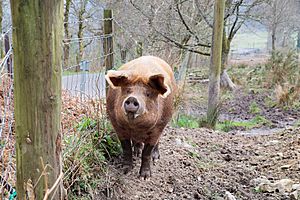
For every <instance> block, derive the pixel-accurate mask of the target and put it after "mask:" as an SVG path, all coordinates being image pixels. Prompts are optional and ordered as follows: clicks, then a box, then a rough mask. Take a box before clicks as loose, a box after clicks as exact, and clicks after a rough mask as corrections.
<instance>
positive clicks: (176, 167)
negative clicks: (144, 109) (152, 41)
mask: <svg viewBox="0 0 300 200" xmlns="http://www.w3.org/2000/svg"><path fill="white" fill-rule="evenodd" d="M238 64H240V63H238ZM248 64H249V63H248ZM256 64H257V63H254V64H253V66H254V65H256ZM250 70H251V69H250ZM254 85H255V84H254ZM187 88H188V90H185V91H184V95H183V99H182V103H181V104H180V107H179V113H180V114H185V115H188V116H194V117H197V118H198V119H200V118H201V117H203V116H205V113H206V105H207V97H206V94H207V83H206V82H202V83H200V84H199V83H196V84H193V83H191V84H190V85H188V86H187ZM225 97H226V94H225ZM227 97H228V98H225V100H224V101H223V104H222V109H221V113H220V120H232V121H247V120H250V119H253V118H254V117H255V116H262V117H264V118H265V119H266V120H267V121H268V123H267V124H263V125H262V127H259V129H255V130H254V131H253V132H251V130H233V131H230V132H229V133H224V132H220V131H212V130H208V129H204V128H198V129H185V128H171V127H168V128H167V129H166V130H165V133H164V135H163V136H162V138H161V145H160V152H161V159H160V160H159V161H158V162H157V163H156V165H154V166H152V177H151V178H150V179H149V180H146V181H145V180H143V179H140V178H139V177H138V171H139V167H140V159H137V160H136V161H135V168H134V169H133V170H132V171H131V172H130V173H129V174H127V175H124V174H123V172H122V168H121V166H120V158H117V159H114V161H112V162H111V163H110V164H109V166H108V171H107V172H106V174H105V175H104V176H105V181H104V182H103V183H102V184H100V185H99V187H98V188H99V189H98V190H97V191H94V197H93V199H116V200H117V199H124V200H127V199H128V200H139V199H165V200H171V199H174V200H180V199H203V200H206V199H216V200H221V199H228V200H234V199H243V200H274V199H291V200H292V199H300V194H299V193H300V189H299V191H297V192H298V194H295V193H297V192H295V191H293V190H291V189H286V188H285V189H282V188H281V189H280V188H279V189H278V188H275V189H274V188H272V189H270V188H267V189H266V188H262V187H260V186H262V185H263V186H266V185H268V184H266V185H264V184H262V183H261V182H259V181H258V180H264V181H265V182H267V183H270V184H273V185H275V183H278V181H279V182H281V181H282V180H283V181H289V183H293V185H297V184H299V183H300V128H299V126H298V127H297V126H295V123H296V122H297V121H298V120H299V119H300V110H299V108H296V109H295V108H291V109H287V108H284V107H279V106H274V105H272V103H274V102H275V99H274V93H273V91H272V90H264V91H262V90H261V91H258V92H257V91H256V88H255V89H254V90H253V89H251V87H250V88H249V87H246V84H245V85H242V86H240V87H239V89H237V90H235V91H234V92H229V96H227ZM254 104H255V107H256V111H253V108H252V110H251V107H254V106H253V105H254ZM261 130H262V131H261ZM249 131H250V132H251V134H247V133H248V132H249ZM259 178H261V179H259ZM260 183H261V185H260V186H259V187H258V185H259V184H260ZM283 188H284V187H283ZM293 192H294V193H293ZM297 195H298V196H297Z"/></svg>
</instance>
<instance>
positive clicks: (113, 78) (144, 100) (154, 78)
mask: <svg viewBox="0 0 300 200" xmlns="http://www.w3.org/2000/svg"><path fill="white" fill-rule="evenodd" d="M105 78H106V80H107V82H108V84H109V85H110V86H111V88H112V89H118V88H119V90H120V93H119V95H118V96H117V99H116V100H115V101H116V102H115V103H116V104H115V109H118V112H117V113H118V115H119V117H121V118H122V119H123V120H126V121H127V122H130V123H131V124H143V126H145V127H149V126H152V125H155V123H156V121H157V119H158V117H159V115H160V110H161V109H162V108H161V107H160V103H159V97H162V98H166V97H167V96H168V95H169V94H170V92H171V90H170V87H169V86H168V85H167V84H165V77H164V75H163V74H153V75H150V76H146V75H144V76H143V77H141V76H138V75H135V74H134V73H132V72H130V71H114V70H110V71H108V73H107V75H106V77H105ZM120 111H121V112H120Z"/></svg>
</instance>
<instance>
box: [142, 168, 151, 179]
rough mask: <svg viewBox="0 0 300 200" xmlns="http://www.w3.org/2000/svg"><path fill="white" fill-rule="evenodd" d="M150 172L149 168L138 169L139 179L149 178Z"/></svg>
mask: <svg viewBox="0 0 300 200" xmlns="http://www.w3.org/2000/svg"><path fill="white" fill-rule="evenodd" d="M150 176H151V170H150V168H141V169H140V178H144V180H146V179H148V178H150Z"/></svg>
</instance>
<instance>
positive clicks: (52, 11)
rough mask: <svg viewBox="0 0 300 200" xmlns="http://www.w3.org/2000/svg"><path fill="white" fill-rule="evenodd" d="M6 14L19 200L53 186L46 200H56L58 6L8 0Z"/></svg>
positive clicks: (48, 0) (50, 0) (58, 0)
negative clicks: (9, 25) (10, 47)
mask: <svg viewBox="0 0 300 200" xmlns="http://www.w3.org/2000/svg"><path fill="white" fill-rule="evenodd" d="M11 12H12V22H13V27H14V29H13V46H14V64H15V66H14V81H15V82H14V95H15V98H14V105H15V123H16V126H15V127H16V136H17V137H16V161H17V184H16V186H17V193H18V199H20V200H23V199H43V197H44V196H45V195H47V193H48V190H47V189H50V188H51V187H52V186H54V188H55V189H54V190H53V191H52V192H51V194H49V199H58V200H59V199H62V196H63V190H62V189H63V188H62V179H61V178H62V157H61V132H60V131H61V127H60V122H61V117H60V112H61V66H62V59H61V55H62V39H63V0H30V1H24V0H11ZM56 181H58V182H56ZM55 182H56V184H55ZM54 184H55V185H54Z"/></svg>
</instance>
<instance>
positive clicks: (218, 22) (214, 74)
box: [207, 0, 225, 128]
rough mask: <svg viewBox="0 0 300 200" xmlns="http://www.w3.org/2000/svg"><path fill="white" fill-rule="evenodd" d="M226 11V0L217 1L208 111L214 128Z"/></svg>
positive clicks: (209, 124)
mask: <svg viewBox="0 0 300 200" xmlns="http://www.w3.org/2000/svg"><path fill="white" fill-rule="evenodd" d="M224 10H225V0H218V1H215V6H214V26H213V36H212V47H211V60H210V70H209V86H208V87H209V89H208V109H207V123H208V126H209V127H212V128H215V125H216V122H217V118H218V112H219V111H218V107H219V93H220V73H221V64H222V37H223V34H222V32H223V26H224ZM220 33H221V34H220Z"/></svg>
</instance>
